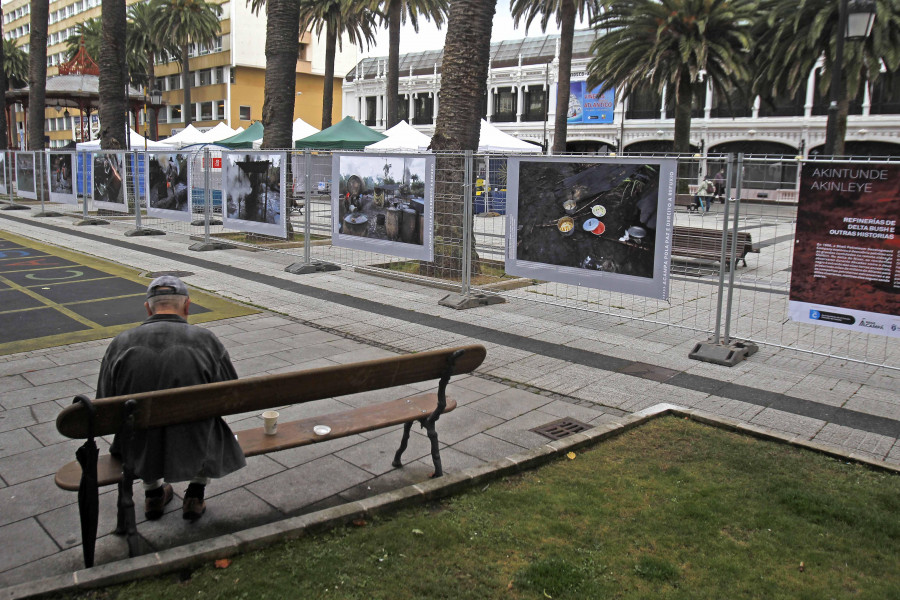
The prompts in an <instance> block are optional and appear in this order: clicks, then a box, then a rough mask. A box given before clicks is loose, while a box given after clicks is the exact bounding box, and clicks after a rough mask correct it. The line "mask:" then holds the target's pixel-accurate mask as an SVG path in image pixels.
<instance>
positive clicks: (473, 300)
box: [438, 293, 506, 310]
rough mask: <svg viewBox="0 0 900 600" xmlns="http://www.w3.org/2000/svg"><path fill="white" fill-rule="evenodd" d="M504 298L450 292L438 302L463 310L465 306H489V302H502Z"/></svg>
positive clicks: (504, 300)
mask: <svg viewBox="0 0 900 600" xmlns="http://www.w3.org/2000/svg"><path fill="white" fill-rule="evenodd" d="M505 302H506V298H503V297H502V296H494V295H492V294H478V293H475V294H472V293H470V294H450V295H448V296H444V297H443V298H442V299H441V300H440V301H438V304H440V305H441V306H446V307H448V308H452V309H454V310H465V309H467V308H477V307H479V306H489V305H491V304H503V303H505Z"/></svg>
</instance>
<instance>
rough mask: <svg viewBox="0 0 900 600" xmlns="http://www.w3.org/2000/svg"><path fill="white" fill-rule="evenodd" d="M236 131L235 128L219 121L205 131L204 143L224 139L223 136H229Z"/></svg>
mask: <svg viewBox="0 0 900 600" xmlns="http://www.w3.org/2000/svg"><path fill="white" fill-rule="evenodd" d="M236 133H237V131H236V130H234V129H232V128H231V127H229V126H228V125H226V124H225V123H219V124H218V125H216V126H215V127H213V128H212V129H210V130H209V131H207V132H206V143H212V142H218V141H219V140H224V139H225V138H230V137H231V136H233V135H235V134H236Z"/></svg>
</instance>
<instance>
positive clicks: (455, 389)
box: [433, 382, 484, 406]
mask: <svg viewBox="0 0 900 600" xmlns="http://www.w3.org/2000/svg"><path fill="white" fill-rule="evenodd" d="M433 391H434V392H435V393H436V392H437V388H435V389H434V390H433ZM447 397H448V398H452V399H453V400H455V401H456V404H457V405H458V406H466V405H467V404H471V403H472V402H475V401H476V400H481V399H482V398H484V394H483V393H481V392H476V391H474V390H470V389H468V388H464V387H462V386H456V385H453V383H452V382H451V383H450V385H449V386H447Z"/></svg>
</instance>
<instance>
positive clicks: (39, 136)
mask: <svg viewBox="0 0 900 600" xmlns="http://www.w3.org/2000/svg"><path fill="white" fill-rule="evenodd" d="M49 16H50V2H49V0H31V34H30V41H29V52H28V131H27V137H28V141H27V144H28V149H29V150H41V149H43V147H44V110H45V108H46V107H45V102H46V99H47V96H46V94H47V24H48V22H49Z"/></svg>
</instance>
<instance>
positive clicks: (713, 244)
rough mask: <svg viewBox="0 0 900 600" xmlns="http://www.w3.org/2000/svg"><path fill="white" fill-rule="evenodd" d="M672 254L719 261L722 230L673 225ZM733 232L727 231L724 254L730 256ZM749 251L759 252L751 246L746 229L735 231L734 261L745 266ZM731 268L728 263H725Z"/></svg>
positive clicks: (751, 242) (751, 240) (750, 239)
mask: <svg viewBox="0 0 900 600" xmlns="http://www.w3.org/2000/svg"><path fill="white" fill-rule="evenodd" d="M672 233H673V234H672V256H684V257H687V258H698V259H702V260H709V261H713V262H719V260H720V259H721V258H722V230H721V229H706V228H703V227H681V226H675V227H674V228H673V232H672ZM732 237H733V234H732V232H731V231H729V232H728V238H727V239H728V246H727V247H726V250H725V256H726V257H727V258H730V257H731V240H732ZM750 252H756V253H758V252H759V249H758V248H754V247H753V239H752V238H751V237H750V234H749V233H747V232H746V231H739V232H738V233H737V248H736V251H735V261H738V260H739V261H741V262H743V263H744V266H745V267H746V266H747V259H746V256H747V254H749V253H750ZM725 266H726V267H727V268H731V265H730V264H727V263H726V265H725Z"/></svg>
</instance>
